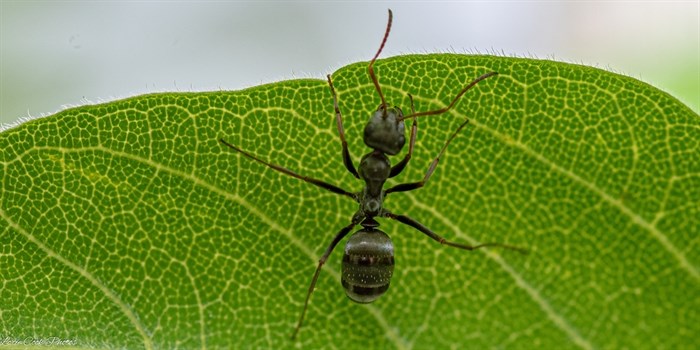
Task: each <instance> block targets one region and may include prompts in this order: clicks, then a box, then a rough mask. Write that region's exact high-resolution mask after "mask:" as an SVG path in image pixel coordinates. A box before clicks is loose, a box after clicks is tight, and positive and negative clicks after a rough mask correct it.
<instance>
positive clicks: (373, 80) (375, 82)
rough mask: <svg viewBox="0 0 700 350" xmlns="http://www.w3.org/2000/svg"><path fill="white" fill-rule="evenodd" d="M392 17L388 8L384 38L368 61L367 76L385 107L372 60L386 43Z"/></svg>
mask: <svg viewBox="0 0 700 350" xmlns="http://www.w3.org/2000/svg"><path fill="white" fill-rule="evenodd" d="M393 17H394V15H393V14H392V13H391V9H389V22H387V24H386V32H384V39H382V44H381V45H379V50H377V53H376V54H375V55H374V58H372V61H371V62H370V63H369V67H368V68H369V76H370V77H371V78H372V82H373V83H374V87H375V88H377V92H378V93H379V97H380V98H381V99H382V107H384V108H385V109H386V101H385V100H384V94H382V88H380V87H379V81H377V76H376V75H374V67H372V66H374V61H376V60H377V57H379V54H380V53H381V52H382V49H383V48H384V44H386V39H387V38H388V37H389V31H390V30H391V20H392V18H393Z"/></svg>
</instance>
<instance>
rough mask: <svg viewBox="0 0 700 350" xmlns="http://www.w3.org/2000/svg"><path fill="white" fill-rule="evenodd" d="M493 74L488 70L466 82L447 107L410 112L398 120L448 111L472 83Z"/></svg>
mask: <svg viewBox="0 0 700 350" xmlns="http://www.w3.org/2000/svg"><path fill="white" fill-rule="evenodd" d="M494 75H498V72H489V73H486V74H483V75H481V76H480V77H478V78H476V79H474V80H473V81H472V82H471V83H469V84H467V86H465V87H464V88H463V89H462V90H460V92H459V93H458V94H457V96H455V98H454V99H453V100H452V102H450V105H449V106H447V107H444V108H440V109H436V110H434V111H427V112H418V113H412V114H409V115H407V116H405V117H403V118H399V120H404V119H409V118H417V117H424V116H426V115H437V114H442V113H445V112H447V111H449V110H450V109H451V108H452V107H453V106H454V105H455V103H457V101H459V98H460V97H462V95H464V93H465V92H467V91H468V90H469V89H471V88H472V87H474V85H476V84H478V83H479V82H480V81H482V80H484V79H486V78H488V77H492V76H494Z"/></svg>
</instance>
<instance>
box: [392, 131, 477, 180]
mask: <svg viewBox="0 0 700 350" xmlns="http://www.w3.org/2000/svg"><path fill="white" fill-rule="evenodd" d="M468 123H469V119H467V120H466V121H464V123H462V125H460V126H459V127H458V128H457V130H456V131H455V132H454V133H453V134H452V136H450V138H449V139H448V140H447V142H445V145H444V146H442V149H441V150H440V153H438V156H437V157H435V159H433V162H432V163H430V167H428V172H427V173H426V174H425V177H423V180H421V181H418V182H409V183H404V184H398V185H396V186H394V187H391V188H389V189H387V190H386V191H385V192H384V194H389V193H392V192H406V191H412V190H415V189H418V188H421V187H423V186H425V184H426V183H427V182H428V180H430V176H431V175H433V171H435V168H437V165H438V163H439V162H440V157H442V154H443V153H445V150H446V149H447V146H448V145H449V144H450V142H452V139H454V138H455V136H457V134H458V133H459V132H460V130H462V128H464V127H465V126H466V125H467V124H468Z"/></svg>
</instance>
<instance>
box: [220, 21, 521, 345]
mask: <svg viewBox="0 0 700 350" xmlns="http://www.w3.org/2000/svg"><path fill="white" fill-rule="evenodd" d="M392 17H393V15H392V12H391V10H389V20H388V23H387V27H386V31H385V33H384V38H383V39H382V43H381V45H380V46H379V50H377V53H376V54H375V55H374V58H372V61H370V63H369V66H368V70H369V76H370V78H371V79H372V82H373V83H374V87H375V89H376V90H377V93H378V94H379V97H380V99H381V104H380V105H379V108H378V109H377V111H375V112H374V114H373V115H372V117H371V119H370V120H369V122H368V123H367V125H366V126H365V130H364V142H365V144H366V145H367V146H368V147H370V148H372V151H371V152H369V153H367V154H366V155H364V156H363V157H362V160H361V161H360V166H359V170H358V169H356V168H355V166H354V165H353V163H352V158H351V157H350V151H349V150H348V143H347V141H346V140H345V131H344V129H343V121H342V115H341V113H340V108H339V107H338V97H337V96H336V93H335V88H334V87H333V82H332V81H331V76H330V74H329V75H327V78H328V85H329V87H330V90H331V95H333V106H334V107H335V120H336V125H337V128H338V134H339V135H340V142H341V144H342V147H343V164H344V165H345V168H347V170H348V171H349V172H350V173H351V174H352V175H353V176H355V177H356V178H358V179H362V180H363V181H364V182H365V186H364V188H363V189H362V191H360V192H356V193H353V192H348V191H346V190H344V189H342V188H340V187H337V186H335V185H332V184H330V183H327V182H325V181H322V180H318V179H314V178H311V177H308V176H303V175H300V174H297V173H296V172H294V171H291V170H289V169H287V168H284V167H282V166H279V165H276V164H272V163H268V162H266V161H264V160H262V159H260V158H258V157H256V156H254V155H253V154H251V153H248V152H246V151H244V150H242V149H240V148H238V147H236V146H234V145H232V144H230V143H228V142H226V141H225V140H224V139H220V140H219V141H220V142H221V143H222V144H224V145H226V146H228V147H229V148H231V149H233V150H234V151H236V152H238V153H241V154H243V155H244V156H246V157H248V158H250V159H252V160H254V161H256V162H259V163H262V164H263V165H265V166H267V167H269V168H272V169H274V170H277V171H279V172H281V173H283V174H286V175H289V176H292V177H295V178H297V179H300V180H303V181H305V182H308V183H311V184H313V185H316V186H318V187H321V188H323V189H325V190H328V191H331V192H333V193H336V194H340V195H344V196H347V197H350V198H351V199H352V200H354V201H355V202H357V203H358V204H359V205H360V208H359V210H358V211H357V212H356V213H355V215H353V217H352V220H351V221H350V224H349V225H347V226H345V227H343V228H342V229H341V230H340V231H339V232H338V233H337V234H336V235H335V237H334V238H333V240H332V241H331V243H330V244H329V245H328V248H326V251H325V252H324V253H323V255H322V256H321V258H320V259H319V261H318V267H316V272H315V273H314V276H313V278H312V279H311V285H310V286H309V291H308V292H307V293H306V300H305V301H304V308H303V310H302V312H301V316H300V317H299V322H298V323H297V326H296V328H295V329H294V333H293V334H292V339H294V338H295V337H296V335H297V334H298V333H299V330H300V329H301V325H302V323H303V322H304V315H305V314H306V310H307V308H308V306H309V299H310V297H311V293H313V291H314V287H315V286H316V281H317V280H318V276H319V273H320V272H321V267H323V264H325V262H326V260H327V259H328V256H329V255H330V254H331V253H332V252H333V249H334V248H335V247H336V245H338V243H339V242H340V241H341V240H343V238H345V236H347V235H348V233H349V232H350V231H352V229H353V228H354V227H355V226H356V225H361V226H362V229H361V230H359V231H357V232H355V233H354V234H352V235H351V236H350V238H349V239H348V241H347V243H346V244H345V254H344V255H343V261H342V273H341V275H342V278H341V282H342V285H343V288H344V289H345V293H346V295H347V296H348V297H349V298H350V299H351V300H352V301H354V302H357V303H361V304H366V303H371V302H373V301H374V300H376V299H377V298H379V297H380V296H381V295H382V294H384V293H385V292H386V291H387V289H389V282H390V281H391V276H392V275H393V273H394V245H393V243H392V241H391V238H389V235H387V234H386V233H385V232H384V231H381V230H379V228H378V227H379V223H378V222H377V221H376V220H375V219H374V218H375V217H384V218H389V219H393V220H396V221H398V222H400V223H402V224H406V225H408V226H411V227H413V228H415V229H417V230H418V231H420V232H422V233H424V234H425V235H427V236H428V237H430V238H432V239H434V240H436V241H438V242H440V244H443V245H448V246H452V247H455V248H459V249H465V250H474V249H479V248H483V247H501V248H505V249H511V250H515V251H519V252H521V253H526V250H524V249H522V248H517V247H514V246H510V245H506V244H500V243H482V244H478V245H466V244H462V243H456V242H451V241H448V240H446V239H445V238H443V237H442V236H440V235H438V234H437V233H435V232H433V231H432V230H430V229H429V228H428V227H426V226H424V225H423V224H421V223H420V222H418V221H416V220H414V219H412V218H410V217H408V216H406V215H401V214H394V213H392V212H390V211H389V210H387V209H386V208H384V205H383V203H384V198H385V197H386V196H387V195H388V194H390V193H395V192H406V191H412V190H415V189H418V188H421V187H423V186H425V184H426V183H427V182H428V180H429V179H430V176H431V175H432V174H433V172H434V171H435V168H436V167H437V165H438V162H439V161H440V157H441V156H442V155H443V153H444V152H445V149H447V146H448V145H449V144H450V142H451V141H452V139H454V138H455V136H456V135H457V134H458V133H459V132H460V130H462V128H464V127H465V126H466V125H467V123H469V119H467V120H465V121H464V122H463V123H462V124H461V125H460V126H459V127H458V128H457V130H455V132H454V133H453V134H452V135H451V136H450V138H449V139H448V140H447V142H445V145H444V146H443V147H442V149H441V150H440V153H438V156H437V157H435V159H433V161H432V163H431V164H430V166H429V167H428V171H427V173H426V174H425V176H424V177H423V179H422V180H421V181H418V182H410V183H402V184H398V185H395V186H393V187H390V188H388V189H386V190H383V187H384V182H385V181H386V180H387V179H388V178H392V177H394V176H396V175H399V174H400V173H401V172H402V171H403V170H404V168H405V167H406V165H407V164H408V162H409V160H410V159H411V155H412V154H413V146H414V145H415V143H416V131H417V129H418V124H417V122H416V118H417V117H423V116H428V115H437V114H442V113H445V112H447V111H448V110H450V109H451V108H452V107H453V106H454V105H455V103H456V102H457V101H458V100H459V98H460V97H462V95H463V94H464V93H465V92H467V90H469V89H471V88H472V87H473V86H474V85H476V84H477V83H479V82H480V81H482V80H484V79H486V78H488V77H492V76H494V75H496V74H498V73H497V72H489V73H486V74H484V75H482V76H480V77H478V78H476V79H475V80H474V81H472V82H471V83H469V84H468V85H467V86H466V87H464V88H463V89H462V90H461V91H460V92H459V93H458V94H457V96H456V97H455V98H454V99H453V100H452V102H451V103H450V105H449V106H447V107H445V108H441V109H437V110H433V111H428V112H419V113H416V111H415V108H414V106H413V97H412V96H411V95H410V94H409V95H408V97H409V99H410V101H411V114H409V115H407V116H404V115H403V112H402V111H401V109H400V108H399V107H396V106H394V107H393V108H389V107H388V106H387V103H386V101H385V100H384V95H383V94H382V89H381V87H380V86H379V82H378V81H377V77H376V76H375V74H374V68H373V66H374V62H375V60H376V59H377V57H378V56H379V54H380V53H381V52H382V49H383V48H384V44H385V43H386V40H387V38H388V37H389V31H390V30H391V22H392ZM406 119H413V124H412V125H411V136H410V139H409V144H408V153H407V154H406V155H405V156H404V158H403V159H402V160H401V161H400V162H399V163H397V164H396V165H394V166H391V162H390V161H389V158H388V157H387V155H391V156H394V155H396V154H398V153H399V152H400V151H401V149H403V146H404V144H405V143H406V138H405V136H404V132H405V126H404V120H406Z"/></svg>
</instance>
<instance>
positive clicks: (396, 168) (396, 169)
mask: <svg viewBox="0 0 700 350" xmlns="http://www.w3.org/2000/svg"><path fill="white" fill-rule="evenodd" d="M408 99H409V100H411V114H416V108H415V107H413V96H411V94H408ZM416 119H418V118H413V125H411V138H410V139H409V141H408V153H406V156H405V157H403V159H402V160H401V161H400V162H398V163H397V164H396V165H394V166H393V167H391V172H390V173H389V177H394V176H396V175H398V174H400V173H401V172H402V171H403V169H404V168H405V167H406V165H408V161H409V160H411V155H413V146H414V145H415V144H416V132H417V131H418V121H417V120H416Z"/></svg>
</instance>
